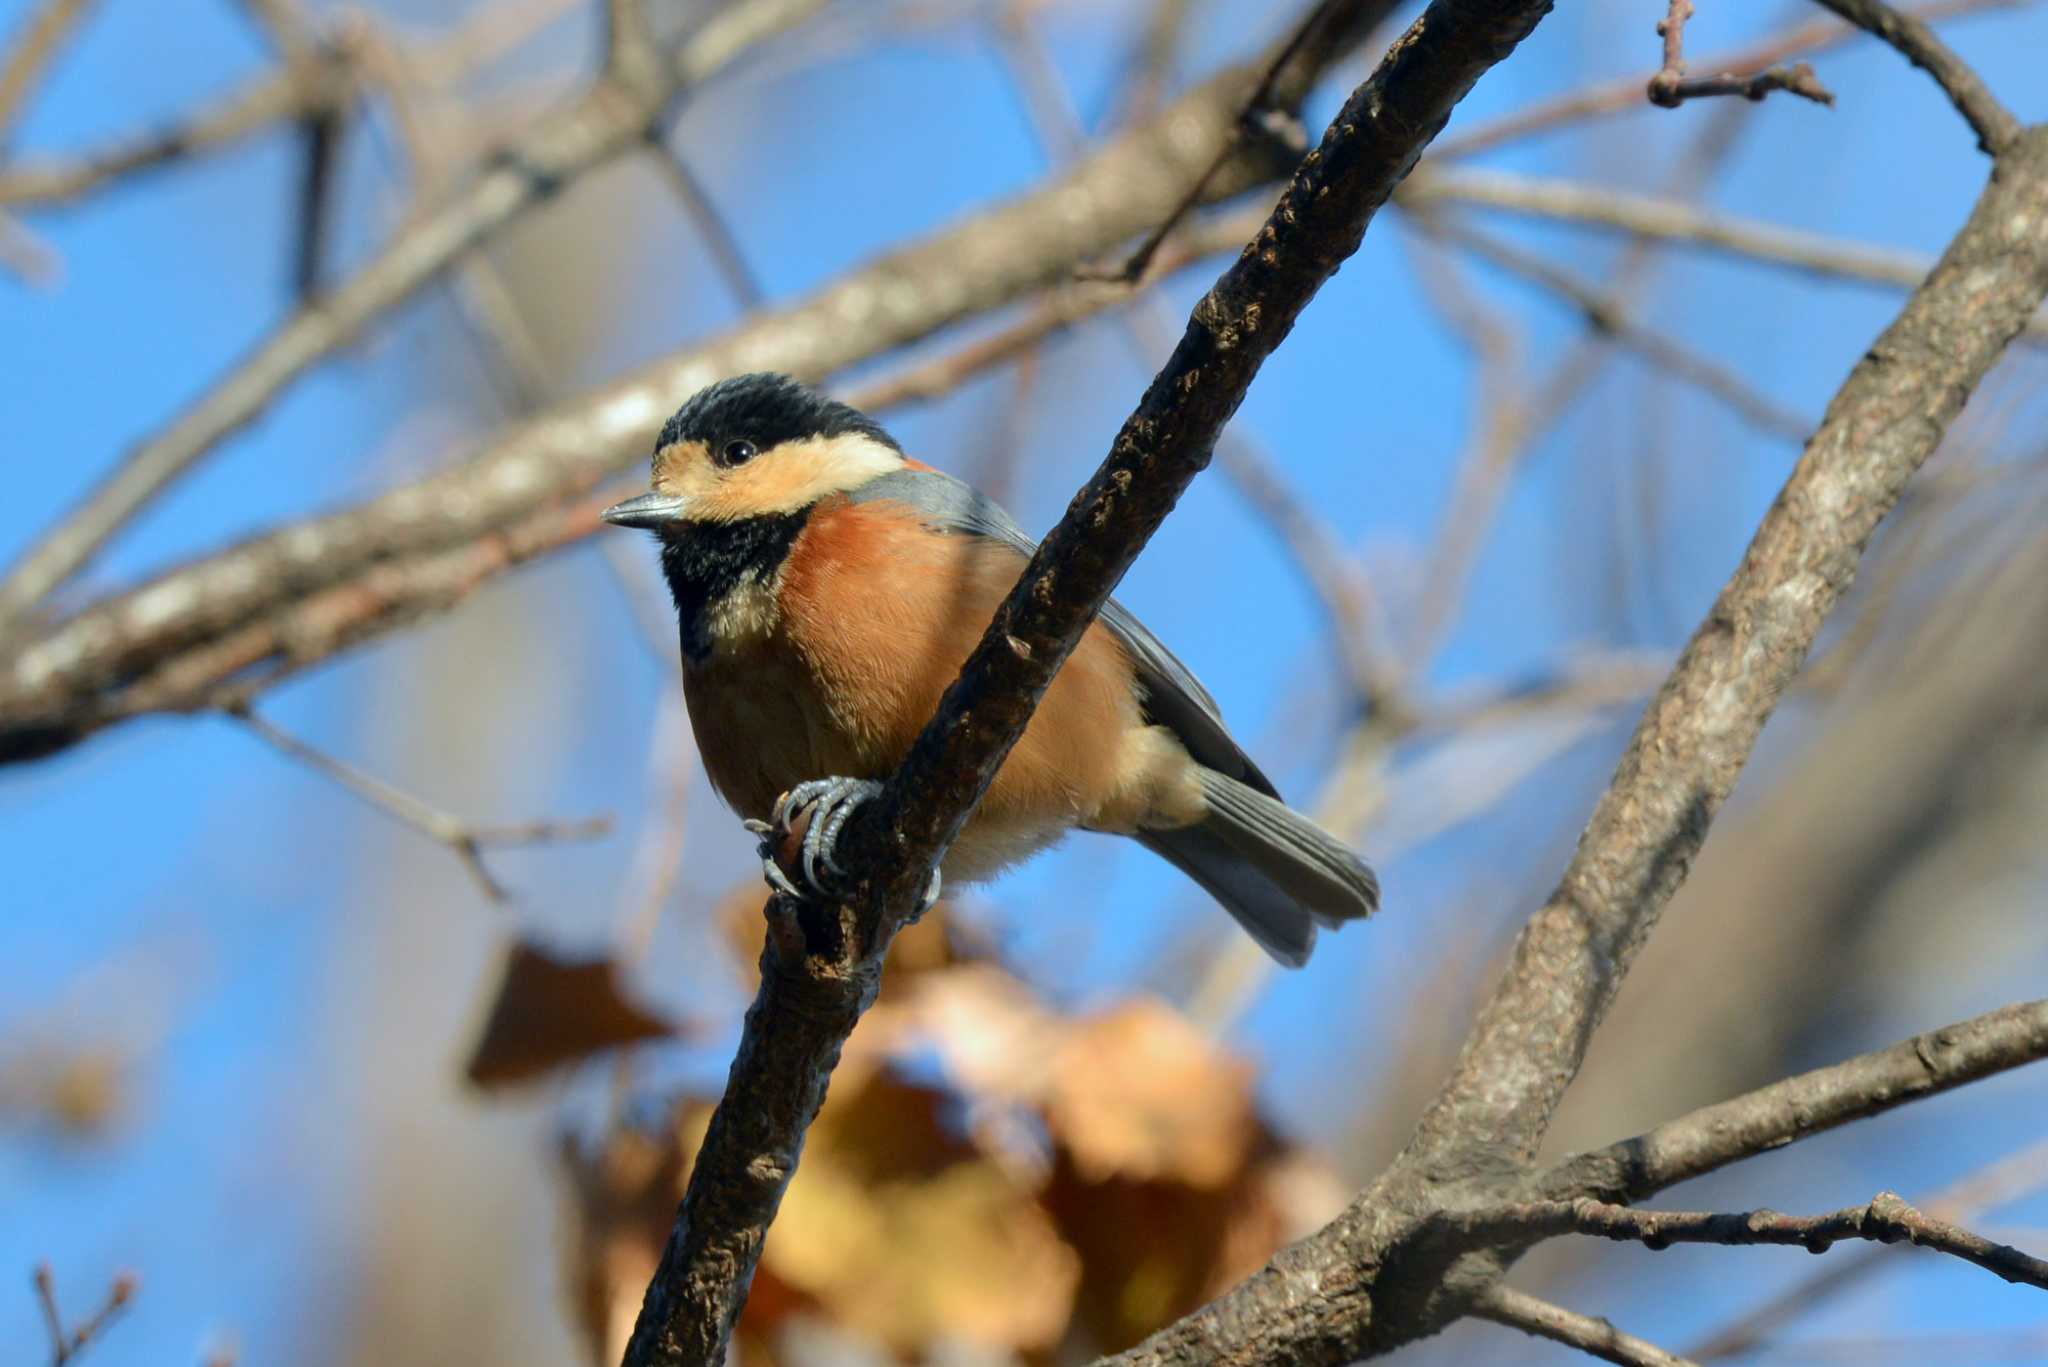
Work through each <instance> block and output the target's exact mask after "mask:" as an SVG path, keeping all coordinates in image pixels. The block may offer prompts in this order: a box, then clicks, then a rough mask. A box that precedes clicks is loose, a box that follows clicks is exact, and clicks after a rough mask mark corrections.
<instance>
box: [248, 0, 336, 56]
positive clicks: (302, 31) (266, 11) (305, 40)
mask: <svg viewBox="0 0 2048 1367" xmlns="http://www.w3.org/2000/svg"><path fill="white" fill-rule="evenodd" d="M240 4H241V6H242V8H243V9H244V10H246V11H248V14H249V18H250V20H251V21H252V22H253V23H254V24H255V25H256V27H257V28H259V29H261V30H262V31H263V33H264V36H265V37H267V38H269V39H270V41H271V43H272V44H273V45H274V46H275V47H276V48H277V52H278V55H279V56H281V57H283V58H284V59H285V60H286V61H288V62H289V61H296V60H298V59H299V58H302V57H304V56H306V55H307V54H308V53H309V52H311V51H312V49H313V48H314V47H315V46H317V44H318V39H317V37H316V36H315V34H314V32H313V25H312V21H311V20H310V19H308V18H307V17H306V14H305V12H304V11H303V10H301V9H300V8H299V6H298V5H297V3H295V0H240Z"/></svg>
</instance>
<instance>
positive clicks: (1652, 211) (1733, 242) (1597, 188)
mask: <svg viewBox="0 0 2048 1367" xmlns="http://www.w3.org/2000/svg"><path fill="white" fill-rule="evenodd" d="M1444 201H1450V202H1453V203H1459V204H1474V205H1479V206H1481V207H1484V208H1489V209H1505V210H1507V211H1509V212H1511V213H1520V214H1529V215H1532V216H1535V217H1538V218H1553V219H1557V220H1559V221H1561V222H1566V223H1579V224H1584V225H1586V226H1589V227H1597V228H1613V229H1616V230H1618V231H1621V232H1625V233H1630V234H1632V235H1634V236H1636V237H1639V238H1655V239H1658V240H1660V241H1665V242H1678V243H1684V244H1685V245H1687V246H1692V247H1700V248H1704V249H1706V250H1709V251H1715V252H1721V253H1725V254H1726V255H1728V256H1731V257H1734V258H1737V259H1740V260H1748V261H1756V262H1760V263H1762V264H1764V265H1769V266H1782V267H1785V268H1787V269H1789V270H1799V271H1806V272H1808V273H1809V274H1812V275H1819V276H1825V277H1828V278H1831V279H1836V280H1855V281H1861V282H1864V283H1867V284H1873V285H1895V286H1899V287H1901V288H1904V289H1913V288H1915V287H1917V286H1918V285H1919V284H1920V282H1921V281H1923V280H1925V279H1926V278H1927V272H1928V271H1929V270H1931V269H1933V265H1934V263H1933V262H1931V261H1929V260H1928V259H1927V258H1926V257H1924V256H1921V255H1920V254H1919V253H1917V252H1911V251H1904V250H1901V249H1899V248H1896V247H1876V246H1870V245H1867V244H1865V243H1861V242H1846V241H1843V240H1842V239H1841V238H1836V237H1828V236H1825V235H1823V234H1820V233H1810V232H1805V231H1802V230H1801V229H1798V228H1781V227H1779V226H1778V225H1776V224H1774V223H1762V222H1758V221H1757V220H1755V219H1750V218H1742V217H1738V216H1736V215H1733V214H1724V213H1720V212H1717V211H1715V210H1712V209H1701V208H1697V207H1695V206H1693V205H1691V204H1687V203H1684V202H1683V201H1681V200H1677V199H1672V198H1668V197H1665V196H1661V195H1644V194H1636V193H1634V192H1631V191H1628V190H1616V189H1611V188H1609V187H1607V186H1604V185H1586V184H1582V183H1579V182H1576V181H1568V180H1552V179H1548V178H1537V177H1533V176H1522V175H1516V174H1514V173H1512V172H1508V171H1469V170H1456V171H1437V170H1432V169H1429V168H1424V170H1423V172H1422V173H1420V174H1418V175H1416V176H1415V178H1414V179H1413V180H1411V181H1410V182H1409V183H1408V184H1407V185H1404V186H1403V187H1402V188H1401V203H1402V205H1403V206H1404V207H1406V206H1408V205H1410V204H1413V205H1416V206H1429V205H1434V204H1437V203H1440V202H1444ZM2044 338H2048V320H2044V319H2041V318H2035V319H2033V320H2032V321H2030V322H2029V324H2028V326H2027V339H2028V340H2029V341H2039V340H2042V339H2044Z"/></svg>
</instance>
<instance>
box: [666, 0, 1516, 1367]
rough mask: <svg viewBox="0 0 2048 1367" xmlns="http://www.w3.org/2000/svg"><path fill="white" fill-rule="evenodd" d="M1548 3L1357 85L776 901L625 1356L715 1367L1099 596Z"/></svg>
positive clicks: (1448, 32) (1472, 11)
mask: <svg viewBox="0 0 2048 1367" xmlns="http://www.w3.org/2000/svg"><path fill="white" fill-rule="evenodd" d="M1547 8H1548V6H1547V5H1546V4H1545V3H1543V0H1491V3H1487V2H1485V0H1436V2H1435V3H1432V4H1431V5H1430V7H1429V8H1428V9H1427V10H1426V11H1425V12H1424V14H1423V15H1422V17H1421V18H1420V19H1418V20H1417V21H1416V23H1415V25H1414V26H1413V27H1412V28H1411V29H1410V30H1409V32H1408V34H1407V35H1406V36H1405V37H1404V38H1402V39H1401V40H1400V41H1399V42H1397V43H1395V44H1394V46H1393V47H1392V48H1391V49H1390V50H1389V53H1388V56H1387V58H1386V59H1385V61H1383V62H1382V63H1381V65H1380V67H1379V69H1378V70H1377V71H1375V72H1374V74H1373V76H1372V77H1371V79H1369V80H1368V81H1367V82H1366V83H1365V84H1364V85H1362V86H1360V87H1359V88H1358V90H1357V91H1355V92H1354V93H1353V94H1352V96H1351V98H1350V100H1348V101H1347V102H1346V103H1345V106H1344V108H1343V109H1342V110H1341V111H1340V112H1339V113H1338V115H1337V117H1336V119H1335V120H1334V121H1333V122H1332V123H1331V125H1330V128H1329V130H1328V132H1326V133H1325V135H1324V138H1323V142H1322V145H1321V146H1320V147H1319V148H1318V149H1317V150H1316V151H1315V152H1313V153H1311V154H1310V156H1309V157H1308V158H1307V159H1306V160H1305V161H1304V162H1303V163H1302V165H1301V168H1300V169H1299V170H1298V171H1297V172H1296V173H1295V176H1294V179H1293V181H1292V182H1291V183H1290V184H1289V186H1288V188H1287V190H1286V192H1285V193H1284V194H1283V195H1282V196H1281V198H1280V202H1279V204H1278V205H1277V206H1276V207H1275V209H1274V211H1273V214H1272V216H1271V218H1269V219H1268V220H1267V222H1266V225H1265V226H1264V227H1263V228H1262V229H1261V230H1260V233H1259V235H1258V237H1256V238H1255V239H1254V240H1253V244H1252V246H1251V247H1250V248H1248V249H1247V250H1246V251H1245V252H1244V253H1243V254H1242V255H1241V256H1239V258H1238V260H1237V262H1236V263H1235V264H1234V265H1232V266H1231V268H1230V269H1229V270H1228V271H1226V272H1225V273H1224V275H1223V277H1222V279H1220V280H1219V281H1218V282H1217V283H1216V285H1215V286H1214V287H1213V288H1212V289H1211V290H1210V291H1209V293H1208V294H1207V295H1206V296H1204V298H1203V299H1202V301H1201V302H1200V303H1199V304H1197V305H1196V307H1195V310H1194V315H1193V317H1192V318H1191V319H1190V321H1189V323H1188V327H1187V331H1186V333H1185V335H1184V336H1183V337H1182V339H1181V342H1180V345H1179V346H1178V347H1177V348H1176V349H1175V351H1174V354H1173V356H1172V358H1171V359H1170V360H1169V361H1168V362H1167V364H1166V367H1165V369H1163V370H1162V371H1161V372H1160V374H1159V375H1158V377H1157V378H1156V379H1154V381H1153V382H1152V385H1151V387H1150V388H1149V389H1147V391H1146V393H1145V396H1144V398H1143V399H1142V400H1141V401H1140V402H1139V405H1138V408H1137V411H1136V412H1135V413H1133V414H1132V416H1131V417H1130V419H1129V420H1127V421H1126V422H1125V424H1124V426H1123V429H1122V430H1121V431H1120V432H1119V433H1118V434H1117V438H1116V441H1115V443H1114V444H1113V445H1112V447H1111V449H1110V454H1109V456H1108V458H1107V459H1106V460H1105V461H1104V462H1103V464H1102V467H1101V468H1100V469H1099V470H1098V471H1097V472H1096V473H1095V475H1094V477H1093V478H1091V479H1090V480H1089V482H1088V483H1087V485H1086V486H1084V487H1083V488H1082V490H1081V492H1080V493H1079V494H1077V495H1076V496H1075V498H1074V501H1073V503H1072V504H1071V505H1070V506H1069V507H1068V510H1067V514H1066V516H1065V517H1064V518H1062V519H1061V520H1060V523H1059V525H1058V526H1056V527H1054V528H1053V530H1052V532H1051V533H1050V534H1049V535H1048V536H1047V537H1046V539H1045V541H1044V542H1043V544H1042V545H1041V546H1040V547H1039V550H1038V552H1037V554H1036V555H1034V556H1033V557H1032V560H1031V563H1030V565H1029V566H1028V567H1027V568H1026V570H1025V571H1024V574H1023V577H1022V578H1021V579H1019V581H1018V583H1017V586H1016V587H1015V588H1014V589H1013V590H1012V591H1011V593H1010V595H1009V597H1008V598H1007V599H1005V600H1004V602H1003V605H1002V606H1001V607H1000V608H999V609H998V610H997V613H996V618H995V620H994V622H992V623H991V624H990V626H989V629H988V631H987V633H986V634H985V635H984V636H983V638H982V641H981V643H980V645H979V646H977V647H976V649H975V652H974V654H973V655H972V656H970V657H969V659H968V661H967V663H966V665H965V666H964V667H963V668H962V670H961V674H960V678H959V679H958V680H957V681H956V682H955V683H954V684H953V686H952V687H951V688H949V689H948V690H947V692H946V695H945V697H944V699H943V700H942V701H941V702H940V705H939V712H938V715H937V716H936V717H935V718H934V719H933V720H932V722H931V724H930V725H928V726H927V727H926V728H925V730H924V733H923V734H922V735H921V736H920V737H919V738H918V740H917V742H916V744H915V745H914V746H913V747H912V749H911V752H910V755H909V757H908V758H907V759H906V760H905V761H904V764H903V767H902V768H901V769H900V770H898V772H897V773H896V775H895V776H894V777H893V778H892V779H891V780H890V781H889V783H888V784H887V786H886V788H885V789H884V792H883V794H882V796H881V797H880V798H879V799H878V800H876V801H875V802H873V803H871V804H868V805H867V806H865V807H863V808H861V809H860V811H859V813H858V814H857V815H856V817H855V819H854V821H853V823H852V824H851V825H850V826H849V827H848V828H847V831H846V838H845V839H844V840H842V841H841V842H840V857H841V862H842V863H844V864H845V865H846V867H847V868H848V869H849V870H851V871H853V873H854V874H855V876H856V879H857V887H858V889H859V891H858V893H857V895H856V896H855V898H854V899H853V900H852V902H851V903H850V904H848V905H845V906H840V907H837V908H805V909H801V910H799V909H797V908H794V907H792V906H790V905H789V904H787V903H786V902H785V901H784V900H783V899H781V898H779V897H778V898H774V899H771V902H770V907H769V913H768V914H769V935H768V943H767V945H766V946H765V947H764V949H763V951H762V957H761V990H760V992H759V994H758V995H757V996H756V998H755V1001H754V1005H753V1007H752V1008H751V1009H750V1010H749V1011H748V1013H747V1021H746V1026H745V1029H744V1033H743V1036H742V1039H741V1042H740V1047H739V1052H738V1054H737V1056H736V1057H735V1059H734V1061H733V1068H732V1074H731V1077H730V1078H729V1079H728V1081H727V1084H726V1093H725V1098H724V1100H723V1101H722V1102H721V1103H720V1105H719V1107H718V1109H717V1111H716V1112H715V1113H714V1114H713V1116H712V1119H711V1124H710V1128H709V1130H708V1131H707V1132H706V1135H705V1138H704V1143H703V1146H702V1148H701V1149H700V1150H699V1152H698V1155H697V1160H696V1165H695V1168H694V1169H693V1171H692V1172H691V1175H690V1184H689V1189H688V1192H687V1193H686V1194H685V1196H684V1199H683V1205H682V1209H681V1210H680V1211H679V1212H678V1213H677V1216H676V1223H675V1228H674V1230H673V1231H672V1232H671V1234H670V1236H669V1239H668V1243H667V1245H666V1247H665V1248H664V1249H663V1251H662V1257H661V1264H660V1267H659V1269H658V1270H657V1271H656V1273H655V1276H654V1280H653V1282H652V1284H651V1285H650V1286H649V1287H648V1293H647V1300H646V1302H645V1304H644V1305H643V1306H642V1308H641V1313H640V1320H639V1323H638V1325H637V1326H636V1328H635V1330H634V1334H633V1340H632V1343H631V1345H630V1346H629V1347H628V1349H627V1352H626V1362H627V1363H628V1364H631V1365H632V1367H643V1365H644V1364H654V1363H661V1364H671V1363H704V1364H710V1363H719V1362H722V1361H723V1360H724V1356H725V1345H726V1341H727V1339H728V1337H729V1335H730V1333H731V1330H732V1326H733V1324H734V1323H735V1322H736V1321H737V1319H738V1317H739V1312H740V1310H741V1308H742V1306H743V1305H744V1304H745V1301H746V1295H747V1289H748V1285H749V1283H750V1282H751V1280H752V1276H753V1271H754V1267H755V1265H756V1263H757V1261H758V1259H759V1256H760V1249H761V1244H762V1240H763V1238H764V1237H765V1234H766V1231H767V1228H768V1225H769V1222H770V1221H772V1220H773V1219H774V1216H775V1211H776V1207H777V1205H778V1204H779V1203H780V1201H781V1197H782V1193H783V1191H784V1189H785V1188H786V1186H787V1184H788V1181H789V1178H790V1176H791V1174H792V1173H793V1172H794V1170H795V1167H796V1160H797V1155H798V1153H799V1151H800V1149H801V1145H802V1141H803V1134H804V1131H805V1130H806V1129H807V1128H808V1126H809V1124H810V1121H811V1119H812V1118H813V1117H814V1116H815V1115H816V1113H817V1109H818V1107H819V1106H820V1105H821V1104H822V1103H823V1100H824V1092H825V1086H826V1082H827V1080H828V1079H829V1077H830V1075H831V1070H832V1067H833V1065H834V1063H835V1062H836V1060H837V1056H838V1053H839V1049H840V1047H841V1044H842V1043H843V1041H844V1040H845V1038H846V1036H847V1034H848V1033H850V1032H851V1030H852V1028H853V1026H854V1023H855V1022H856V1021H857V1020H858V1019H859V1017H860V1014H861V1012H862V1011H863V1010H864V1009H865V1008H866V1006H867V1005H868V1003H869V1002H870V1001H872V1000H873V998H874V994H875V992H876V990H877V989H878V987H879V978H880V965H881V955H882V952H883V951H884V950H885V949H886V948H887V945H888V941H889V938H890V936H891V935H892V934H893V933H894V930H895V928H896V925H897V924H898V920H899V918H900V916H901V915H902V914H903V912H904V911H906V910H907V909H908V908H909V907H911V906H913V905H914V904H915V901H916V899H917V897H918V896H919V894H920V893H921V892H922V891H923V889H924V887H925V885H926V883H927V882H928V880H929V877H930V873H931V870H932V869H933V867H934V866H935V865H936V864H937V862H938V860H939V858H940V857H941V855H942V854H943V853H944V851H945V849H946V847H947V845H948V844H950V843H951V841H952V839H953V837H954V836H955V835H956V834H957V833H958V831H959V830H960V828H961V826H962V825H963V824H964V823H965V821H966V819H967V816H968V814H969V813H970V812H971V811H972V810H973V807H974V805H975V803H976V802H978V801H979V800H980V798H981V795H982V794H983V793H984V792H985V791H986V789H987V787H988V784H989V782H990V780H991V779H992V777H993V775H994V773H995V770H996V768H997V767H998V766H999V765H1000V764H1001V762H1002V760H1003V757H1004V756H1005V755H1006V754H1007V753H1008V752H1009V749H1010V747H1011V746H1012V745H1013V744H1014V743H1015V742H1016V739H1017V737H1018V735H1019V734H1020V733H1021V732H1022V731H1023V729H1024V725H1025V723H1026V721H1027V720H1028V719H1029V717H1030V715H1031V711H1032V709H1033V707H1034V706H1035V705H1036V703H1037V700H1038V698H1039V697H1040V696H1041V695H1042V694H1043V692H1044V690H1045V688H1046V686H1047V685H1048V684H1049V683H1050V682H1051V679H1052V677H1053V674H1054V673H1055V672H1056V671H1057V670H1058V668H1059V666H1060V664H1061V662H1062V661H1063V660H1064V659H1065V658H1066V656H1067V654H1068V652H1070V651H1071V650H1072V649H1073V647H1074V644H1075V642H1076V641H1078V640H1079V639H1080V636H1081V634H1082V632H1083V631H1084V630H1085V629H1086V628H1087V626H1088V624H1089V622H1090V621H1092V620H1093V619H1094V616H1095V614H1096V612H1097V611H1098V610H1099V609H1100V608H1101V606H1102V603H1103V601H1104V600H1105V599H1106V598H1107V597H1108V596H1109V593H1110V590H1111V589H1112V588H1114V587H1115V585H1116V582H1117V580H1118V579H1119V578H1121V577H1122V575H1123V573H1124V571H1125V570H1126V569H1127V568H1128V567H1129V566H1130V564H1131V562H1132V560H1133V559H1135V558H1136V556H1137V554H1138V551H1139V550H1140V549H1141V548H1142V547H1143V545H1144V543H1145V541H1146V540H1147V539H1148V538H1149V537H1150V536H1151V534H1152V533H1153V531H1154V530H1156V529H1157V528H1158V526H1159V524H1160V523H1161V521H1163V520H1164V518H1165V516H1166V514H1167V513H1168V512H1169V511H1170V510H1171V509H1172V507H1173V505H1174V503H1175V501H1176V500H1177V499H1178V498H1179V496H1180V494H1181V492H1182V491H1183V490H1185V489H1186V488H1187V486H1188V485H1189V484H1190V483H1191V482H1192V481H1193V479H1194V477H1195V476H1196V474H1198V473H1199V472H1200V471H1201V470H1202V468H1203V467H1204V466H1206V465H1207V464H1208V461H1209V458H1210V454H1211V452H1212V450H1213V449H1214V446H1215V443H1216V439H1217V436H1218V434H1219V433H1220V432H1221V431H1222V429H1223V426H1224V424H1225V423H1227V422H1228V421H1229V419H1230V417H1231V415H1232V414H1233V413H1234V412H1235V411H1236V409H1237V406H1238V404H1239V403H1240V402H1241V401H1242V400H1243V398H1244V394H1245V391H1246V389H1247V388H1248V387H1249V386H1250V384H1251V381H1252V379H1253V377H1254V376H1255V375H1256V374H1257V373H1258V370H1259V367H1260V365H1261V364H1262V363H1263V362H1264V360H1265V358H1266V357H1267V356H1268V355H1270V354H1271V353H1272V351H1273V350H1274V348H1276V347H1277V346H1279V344H1280V342H1281V341H1282V340H1283V339H1284V338H1285V337H1286V336H1287V333H1288V331H1289V330H1290V329H1291V327H1292V325H1293V323H1294V320H1295V318H1296V317H1297V316H1298V315H1299V314H1300V312H1301V310H1302V308H1304V307H1305V306H1306V305H1307V303H1308V301H1309V299H1310V298H1311V297H1313V296H1314V294H1315V292H1316V291H1317V290H1318V289H1319V288H1320V287H1321V285H1322V284H1323V282H1324V281H1325V280H1327V279H1328V278H1329V277H1330V276H1331V275H1332V274H1333V273H1334V272H1335V271H1336V269H1337V267H1338V265H1339V264H1340V263H1341V262H1342V261H1343V260H1344V259H1345V258H1346V257H1348V256H1350V255H1351V253H1352V252H1354V251H1356V250H1357V247H1358V244H1359V241H1360V240H1361V238H1362V237H1363V235H1364V232H1365V228H1366V225H1367V223H1368V222H1369V221H1370V220H1371V218H1372V216H1373V214H1374V213H1375V212H1376V211H1377V210H1378V209H1379V208H1380V206H1381V205H1383V204H1384V203H1385V202H1386V200H1387V198H1388V196H1389V195H1391V194H1392V192H1393V189H1394V186H1395V184H1396V183H1397V182H1398V181H1399V180H1400V179H1401V177H1403V176H1404V175H1406V174H1407V173H1408V171H1409V170H1410V169H1411V168H1412V167H1413V166H1414V164H1415V160H1416V158H1417V157H1418V156H1419V155H1420V154H1421V151H1422V148H1423V146H1424V144H1426V143H1427V142H1428V140H1429V139H1430V138H1431V137H1432V136H1434V135H1435V134H1436V132H1437V131H1438V130H1439V129H1441V128H1442V127H1443V124H1444V121H1445V120H1446V119H1447V118H1448V117H1449V115H1450V111H1451V109H1452V107H1453V106H1455V105H1456V103H1457V102H1458V101H1459V100H1460V99H1462V98H1463V97H1464V95H1465V92H1466V91H1468V90H1469V89H1470V88H1471V87H1472V84H1473V82H1475V81H1476V80H1477V79H1478V78H1479V76H1480V75H1481V74H1482V73H1483V72H1485V71H1486V69H1487V68H1489V67H1491V66H1492V65H1493V64H1494V63H1496V62H1498V61H1500V60H1501V59H1502V58H1504V57H1506V56H1507V54H1508V53H1509V52H1511V51H1513V50H1514V48H1515V46H1516V44H1517V43H1519V42H1520V41H1521V39H1522V38H1523V36H1525V35H1526V34H1527V33H1528V32H1529V31H1530V30H1531V29H1532V28H1534V26H1535V24H1536V21H1537V20H1538V19H1540V18H1541V17H1542V15H1543V13H1544V12H1545V10H1546V9H1547Z"/></svg>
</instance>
